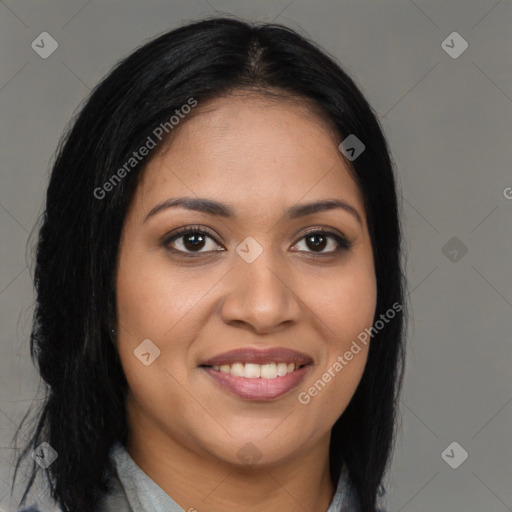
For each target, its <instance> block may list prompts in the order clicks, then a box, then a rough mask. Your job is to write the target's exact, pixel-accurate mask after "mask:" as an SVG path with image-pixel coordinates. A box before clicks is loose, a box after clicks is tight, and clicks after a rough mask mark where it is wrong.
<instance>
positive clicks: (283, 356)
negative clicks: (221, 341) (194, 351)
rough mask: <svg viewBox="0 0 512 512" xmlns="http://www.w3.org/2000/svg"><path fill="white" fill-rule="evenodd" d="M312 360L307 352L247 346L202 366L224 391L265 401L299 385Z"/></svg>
mask: <svg viewBox="0 0 512 512" xmlns="http://www.w3.org/2000/svg"><path fill="white" fill-rule="evenodd" d="M312 363H313V360H312V358H311V357H309V356H308V355H307V354H304V353H302V352H297V351H295V350H290V349H286V348H281V347H275V348H270V349H266V350H261V349H259V350H255V349H247V348H244V349H238V350H233V351H231V352H226V353H224V354H221V355H218V356H216V357H213V358H211V359H209V360H207V361H205V362H204V363H203V364H201V365H200V368H202V369H203V371H204V372H205V373H207V374H208V375H209V376H210V377H211V378H212V380H213V382H214V383H215V384H217V385H219V386H220V389H221V390H223V391H227V392H228V393H230V394H234V395H236V396H238V397H239V398H242V399H244V400H260V401H265V400H275V399H277V398H280V397H282V396H284V395H286V394H288V393H289V392H290V391H292V390H293V389H294V388H296V387H297V386H299V384H300V383H301V382H302V381H303V379H304V378H305V376H306V374H307V372H308V369H309V367H310V366H311V364H312Z"/></svg>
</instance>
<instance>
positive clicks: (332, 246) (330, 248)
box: [296, 231, 351, 254]
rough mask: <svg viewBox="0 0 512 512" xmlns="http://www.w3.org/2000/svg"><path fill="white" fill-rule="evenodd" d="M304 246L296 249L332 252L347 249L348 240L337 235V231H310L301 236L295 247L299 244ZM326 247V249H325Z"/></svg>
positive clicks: (348, 246) (299, 250)
mask: <svg viewBox="0 0 512 512" xmlns="http://www.w3.org/2000/svg"><path fill="white" fill-rule="evenodd" d="M301 243H302V244H303V245H302V247H304V245H305V246H306V249H300V248H299V249H297V251H298V252H313V253H318V254H333V253H336V252H339V251H341V250H343V249H349V248H350V246H351V244H350V242H349V241H348V240H347V239H346V238H344V237H342V236H340V235H338V234H337V233H331V232H329V231H312V232H310V233H307V234H306V235H305V236H303V237H302V238H301V239H300V241H299V242H298V244H296V247H297V246H299V244H301ZM326 249H327V250H326Z"/></svg>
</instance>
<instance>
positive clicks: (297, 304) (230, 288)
mask: <svg viewBox="0 0 512 512" xmlns="http://www.w3.org/2000/svg"><path fill="white" fill-rule="evenodd" d="M269 252H270V251H268V252H267V251H263V253H262V255H261V256H260V257H259V258H258V259H256V260H255V261H253V262H252V263H246V262H245V261H243V260H242V259H240V260H239V261H237V263H236V268H234V269H233V271H232V272H229V274H228V275H227V276H226V280H225V281H226V286H227V288H226V289H227V292H226V294H225V296H224V298H223V300H222V302H221V307H220V314H221V318H222V320H223V321H224V322H225V323H226V324H229V325H232V326H236V327H242V328H246V329H249V330H251V331H252V332H254V333H257V334H269V333H273V332H278V331H280V330H281V329H283V328H286V327H289V326H292V325H293V324H296V323H297V322H298V321H299V319H300V318H301V317H304V313H305V312H304V311H303V306H302V302H301V300H300V298H299V297H298V295H297V292H296V291H295V290H294V288H297V285H296V284H295V286H294V282H293V280H292V279H291V277H290V273H289V272H285V270H284V268H283V265H281V266H278V265H277V264H276V262H275V260H273V259H272V258H271V257H270V255H268V256H266V254H269Z"/></svg>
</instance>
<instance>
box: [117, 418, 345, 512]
mask: <svg viewBox="0 0 512 512" xmlns="http://www.w3.org/2000/svg"><path fill="white" fill-rule="evenodd" d="M138 420H139V421H137V422H134V423H132V426H133V428H132V429H131V432H130V437H129V440H128V443H127V447H126V448H127V451H128V453H129V454H130V456H131V457H132V459H133V460H134V461H135V462H136V464H137V465H138V466H139V467H140V468H141V469H142V471H144V473H146V474H147V475H148V476H149V477H150V478H151V479H152V480H153V481H154V482H155V483H156V484H157V485H159V486H160V487H161V488H162V489H163V490H164V492H166V493H167V494H168V495H169V496H170V497H171V498H172V499H173V500H174V501H176V503H178V504H179V505H180V506H181V507H182V508H183V509H184V510H186V511H189V512H194V511H196V512H218V511H219V510H240V509H241V510H251V512H278V511H279V512H304V511H313V510H314V511H326V510H327V509H328V508H329V505H330V503H331V501H332V498H333V495H334V491H335V489H334V486H333V484H332V482H331V479H330V474H329V438H330V436H329V433H327V434H326V436H324V437H323V438H322V439H320V440H319V441H318V442H317V443H316V444H315V445H314V446H313V447H312V448H310V449H309V450H306V451H301V452H300V454H298V455H297V456H295V457H293V458H290V459H289V460H286V461H283V462H280V463H276V464H272V465H267V466H265V467H259V468H254V467H252V466H249V465H247V466H240V465H239V464H237V465H234V464H229V463H228V462H225V461H222V460H219V459H218V458H216V457H213V456H211V455H210V454H208V453H206V452H205V453H201V452H198V451H192V450H190V449H188V448H187V446H185V443H183V442H178V441H177V440H176V439H173V438H171V437H169V434H168V433H164V432H162V431H159V430H155V428H154V427H150V426H149V425H144V422H141V421H140V418H138ZM148 429H149V430H148ZM148 432H150V434H148Z"/></svg>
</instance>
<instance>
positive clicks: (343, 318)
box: [304, 265, 377, 350]
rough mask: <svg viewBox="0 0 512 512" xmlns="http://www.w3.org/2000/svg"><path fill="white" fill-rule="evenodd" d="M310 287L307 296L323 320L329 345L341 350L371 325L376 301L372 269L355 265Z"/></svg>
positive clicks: (307, 300)
mask: <svg viewBox="0 0 512 512" xmlns="http://www.w3.org/2000/svg"><path fill="white" fill-rule="evenodd" d="M308 285H309V286H307V289H306V290H305V292H304V297H307V299H306V302H307V304H308V306H310V308H311V309H312V310H314V312H315V314H316V316H317V317H318V318H319V319H320V320H321V321H322V322H321V323H322V324H323V332H324V334H325V339H326V341H327V342H328V344H329V346H337V347H338V350H342V349H343V347H344V346H345V345H347V344H348V345H349V346H350V342H351V340H352V339H355V337H357V335H358V334H359V333H360V332H361V331H364V329H365V328H367V327H370V326H371V324H372V322H373V318H374V314H375V308H376V301H377V286H376V280H375V274H374V272H373V268H371V269H369V268H368V267H367V266H364V265H358V266H353V267H352V268H351V269H350V271H348V270H347V271H341V272H337V273H336V274H331V275H330V276H328V277H326V278H324V279H321V280H318V279H317V280H315V282H313V283H308Z"/></svg>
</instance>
